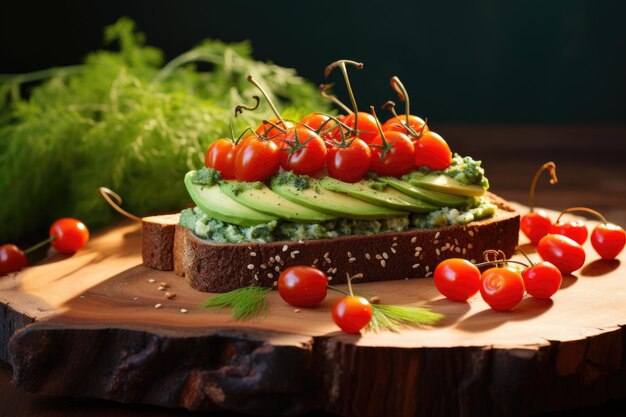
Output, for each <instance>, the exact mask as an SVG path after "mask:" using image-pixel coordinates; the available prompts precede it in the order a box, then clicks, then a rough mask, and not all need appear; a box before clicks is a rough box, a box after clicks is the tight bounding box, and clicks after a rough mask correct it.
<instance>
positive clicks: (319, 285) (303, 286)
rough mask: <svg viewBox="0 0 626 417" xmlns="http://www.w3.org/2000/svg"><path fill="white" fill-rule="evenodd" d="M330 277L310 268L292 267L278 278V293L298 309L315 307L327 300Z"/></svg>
mask: <svg viewBox="0 0 626 417" xmlns="http://www.w3.org/2000/svg"><path fill="white" fill-rule="evenodd" d="M327 285H328V277H327V276H326V274H324V273H323V272H322V271H320V270H319V269H317V268H313V267H310V266H292V267H291V268H287V269H285V270H284V271H283V272H282V273H281V274H280V277H279V278H278V293H279V294H280V296H281V297H282V299H283V300H285V302H287V303H289V304H291V305H294V306H296V307H314V306H316V305H318V304H319V303H321V302H322V301H324V298H326V291H327V290H326V286H327Z"/></svg>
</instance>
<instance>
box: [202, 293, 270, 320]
mask: <svg viewBox="0 0 626 417" xmlns="http://www.w3.org/2000/svg"><path fill="white" fill-rule="evenodd" d="M271 290H272V289H271V288H263V287H257V286H250V287H244V288H239V289H236V290H233V291H229V292H226V293H223V294H218V295H214V296H213V297H211V298H208V299H207V300H205V301H204V302H203V303H202V304H200V307H204V308H214V309H224V308H231V315H232V316H233V318H234V319H235V320H251V319H255V318H258V317H262V316H266V315H267V313H268V311H269V309H268V305H267V294H269V292H270V291H271Z"/></svg>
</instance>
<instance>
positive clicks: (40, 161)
mask: <svg viewBox="0 0 626 417" xmlns="http://www.w3.org/2000/svg"><path fill="white" fill-rule="evenodd" d="M105 40H106V42H107V43H114V42H116V43H117V44H119V51H117V52H114V51H104V50H103V51H98V52H94V53H92V54H90V55H88V56H87V58H86V59H85V61H84V63H83V64H82V65H79V66H72V67H65V68H52V69H49V70H45V71H38V72H35V73H30V74H21V75H0V199H1V201H2V204H0V222H2V228H0V242H4V241H11V240H17V239H20V238H23V237H24V236H26V235H33V234H37V233H39V234H43V233H46V232H47V229H48V227H49V225H50V223H51V222H52V221H53V220H55V219H56V218H59V217H65V216H73V217H78V218H80V219H81V220H83V221H84V222H85V223H86V224H87V225H88V226H89V227H92V228H95V227H98V226H101V225H104V224H106V223H108V222H110V221H111V220H113V219H117V218H118V217H117V216H118V215H117V214H115V212H114V211H113V210H111V209H110V207H108V206H107V205H106V203H104V202H103V200H102V199H101V198H100V197H99V195H98V191H97V190H98V187H100V186H106V187H109V188H111V189H113V190H115V191H116V192H118V193H119V194H120V195H121V196H122V197H123V198H124V204H125V208H126V209H127V210H128V211H130V212H131V213H135V214H137V215H140V216H141V215H146V214H153V213H157V212H165V211H170V210H175V209H179V208H181V207H183V206H184V205H185V203H186V202H188V201H189V200H188V199H189V197H188V195H187V193H186V191H185V187H184V186H182V178H183V176H184V174H185V172H187V171H189V170H191V169H195V168H198V167H200V166H202V165H203V154H204V151H205V150H206V148H207V147H208V145H209V144H210V143H211V142H212V141H213V140H216V139H218V138H220V137H224V136H226V135H228V134H229V132H230V128H229V123H230V122H233V123H234V128H235V129H236V131H241V130H243V129H244V128H245V127H247V126H248V125H251V126H255V125H256V124H257V123H258V122H260V120H262V119H263V118H267V117H269V116H270V110H269V107H268V106H267V105H265V107H264V106H263V105H262V106H261V107H260V109H259V111H258V112H254V113H249V112H248V113H246V114H245V115H244V116H243V117H238V118H237V119H234V120H233V118H232V115H233V109H234V107H235V106H236V105H237V104H240V103H242V102H249V101H250V97H251V96H252V95H254V94H257V92H256V89H255V87H254V86H252V85H251V84H249V83H248V82H247V80H246V78H247V76H248V74H252V75H253V76H254V77H255V78H256V79H258V80H262V82H263V83H264V84H265V86H266V87H267V89H268V90H269V91H272V92H273V94H274V95H275V96H274V97H273V99H275V100H276V102H277V103H279V104H280V106H281V109H282V110H283V111H282V113H283V116H284V117H285V118H294V119H295V118H299V117H301V116H302V115H304V114H305V113H307V112H310V111H323V110H326V109H327V108H328V107H327V104H326V103H325V101H324V100H323V99H322V98H321V97H320V96H319V94H318V93H317V90H316V88H315V87H314V86H313V85H312V84H310V83H308V82H306V81H305V80H303V79H302V78H300V77H298V76H297V75H296V74H295V71H293V70H291V69H286V68H282V67H279V66H276V65H273V64H271V63H262V62H258V61H254V60H253V59H252V55H251V48H250V45H249V44H248V43H247V42H243V43H237V44H225V43H222V42H220V41H216V40H207V41H204V42H202V43H201V44H200V45H198V46H197V47H195V48H193V49H191V50H190V51H188V52H186V53H184V54H182V55H180V56H179V57H177V58H175V59H173V60H172V61H170V62H169V63H167V64H165V65H163V56H162V53H161V51H159V50H158V49H156V48H153V47H150V46H146V45H145V39H144V36H143V35H142V34H141V33H137V32H135V29H134V24H133V22H132V21H130V20H129V19H126V18H123V19H120V20H119V21H118V22H117V23H115V24H114V25H112V26H110V27H108V28H107V29H106V31H105ZM196 63H199V65H200V66H202V68H204V66H208V67H210V70H203V71H201V70H199V69H198V68H197V67H196ZM40 81H41V84H39V85H36V86H34V87H32V86H31V85H30V84H29V85H26V83H31V82H40ZM27 87H32V88H31V89H30V90H29V94H28V97H27V98H23V97H21V93H22V92H24V91H25V89H26V88H27ZM262 104H264V103H262Z"/></svg>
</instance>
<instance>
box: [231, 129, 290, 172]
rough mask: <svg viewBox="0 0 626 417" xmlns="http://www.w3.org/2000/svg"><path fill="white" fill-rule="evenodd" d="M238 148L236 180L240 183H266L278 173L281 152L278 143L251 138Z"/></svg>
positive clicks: (243, 141) (245, 139)
mask: <svg viewBox="0 0 626 417" xmlns="http://www.w3.org/2000/svg"><path fill="white" fill-rule="evenodd" d="M237 148H238V149H237V151H236V152H237V155H236V156H235V178H237V179H238V180H239V181H265V180H266V179H268V178H270V177H271V176H272V175H274V174H276V173H277V172H278V168H279V166H280V152H279V150H278V146H277V145H276V143H274V142H272V141H270V140H264V139H259V138H257V137H249V138H244V140H242V141H241V143H239V144H238V145H237Z"/></svg>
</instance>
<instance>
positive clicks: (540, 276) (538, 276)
mask: <svg viewBox="0 0 626 417" xmlns="http://www.w3.org/2000/svg"><path fill="white" fill-rule="evenodd" d="M522 278H523V279H524V286H525V287H526V292H527V293H528V294H530V295H532V296H533V297H537V298H550V297H552V296H553V295H554V293H556V292H557V291H558V290H559V288H561V281H562V280H563V276H562V275H561V271H559V269H558V268H557V267H556V266H554V265H552V264H551V263H550V262H547V261H543V262H539V263H536V264H535V265H533V266H531V267H530V268H526V269H525V270H523V271H522Z"/></svg>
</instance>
